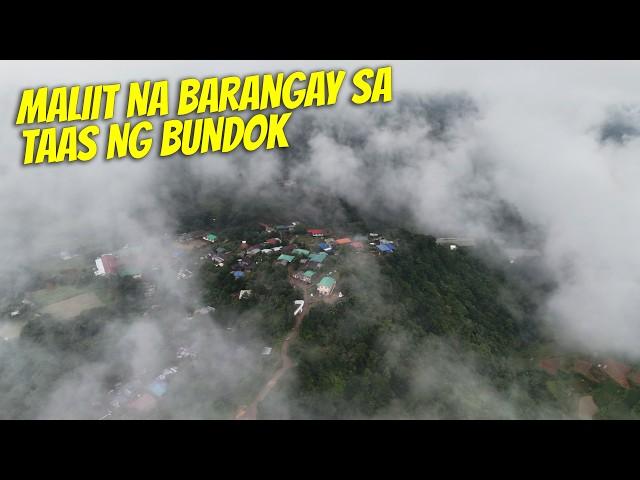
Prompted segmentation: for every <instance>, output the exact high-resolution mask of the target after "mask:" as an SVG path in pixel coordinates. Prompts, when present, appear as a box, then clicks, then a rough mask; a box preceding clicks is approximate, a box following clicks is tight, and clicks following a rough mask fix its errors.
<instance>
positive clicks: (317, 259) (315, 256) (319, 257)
mask: <svg viewBox="0 0 640 480" xmlns="http://www.w3.org/2000/svg"><path fill="white" fill-rule="evenodd" d="M328 256H329V255H328V254H326V253H324V252H321V253H314V254H313V255H311V256H310V257H309V260H311V261H312V262H317V263H322V262H324V259H325V258H327V257H328Z"/></svg>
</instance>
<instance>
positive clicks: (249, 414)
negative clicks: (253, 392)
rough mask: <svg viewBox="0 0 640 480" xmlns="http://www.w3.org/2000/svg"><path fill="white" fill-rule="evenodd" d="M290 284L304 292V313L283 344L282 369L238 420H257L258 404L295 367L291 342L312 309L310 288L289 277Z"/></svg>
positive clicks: (240, 413) (276, 372) (239, 413)
mask: <svg viewBox="0 0 640 480" xmlns="http://www.w3.org/2000/svg"><path fill="white" fill-rule="evenodd" d="M289 282H290V283H291V286H292V287H293V288H296V289H298V290H300V289H303V290H304V308H303V309H302V311H301V312H300V313H299V314H298V315H297V316H296V317H295V323H294V325H293V328H292V329H291V331H290V332H289V335H287V338H286V339H285V340H284V342H282V348H281V350H280V368H278V369H277V370H276V371H275V373H274V374H273V376H272V377H271V378H270V379H269V381H268V382H267V383H266V384H265V386H264V387H262V389H261V390H260V392H259V393H258V395H257V396H256V398H255V400H254V401H253V402H251V404H250V405H249V406H248V407H244V408H241V409H240V410H239V411H238V413H237V414H236V416H235V419H236V420H255V419H256V415H257V409H258V404H259V403H260V402H261V401H262V400H264V399H265V397H266V396H267V395H268V394H269V392H270V391H271V389H273V387H275V386H276V385H277V384H278V381H279V380H280V378H282V376H283V375H284V374H285V373H286V372H287V370H289V369H290V368H291V367H293V362H292V361H291V358H290V357H289V345H290V344H291V342H293V341H295V339H296V338H297V337H298V332H299V330H300V325H301V324H302V320H304V317H305V316H306V315H307V313H308V312H309V307H310V296H309V288H308V287H301V286H300V284H299V283H298V282H296V281H295V280H294V279H293V278H291V277H289Z"/></svg>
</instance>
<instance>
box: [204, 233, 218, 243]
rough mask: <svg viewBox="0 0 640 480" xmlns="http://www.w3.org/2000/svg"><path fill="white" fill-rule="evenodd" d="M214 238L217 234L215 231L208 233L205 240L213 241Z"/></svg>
mask: <svg viewBox="0 0 640 480" xmlns="http://www.w3.org/2000/svg"><path fill="white" fill-rule="evenodd" d="M216 238H218V236H217V235H216V234H215V233H209V234H208V235H207V240H209V241H211V242H215V240H216Z"/></svg>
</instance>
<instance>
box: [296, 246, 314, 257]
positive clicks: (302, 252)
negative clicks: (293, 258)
mask: <svg viewBox="0 0 640 480" xmlns="http://www.w3.org/2000/svg"><path fill="white" fill-rule="evenodd" d="M291 253H293V254H294V255H304V256H305V257H308V256H309V253H311V252H309V250H305V249H304V248H294V249H293V251H292V252H291Z"/></svg>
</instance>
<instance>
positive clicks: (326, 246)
mask: <svg viewBox="0 0 640 480" xmlns="http://www.w3.org/2000/svg"><path fill="white" fill-rule="evenodd" d="M318 248H319V249H320V250H322V251H325V252H330V251H331V250H332V248H331V245H329V244H328V243H325V242H320V243H319V244H318Z"/></svg>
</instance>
